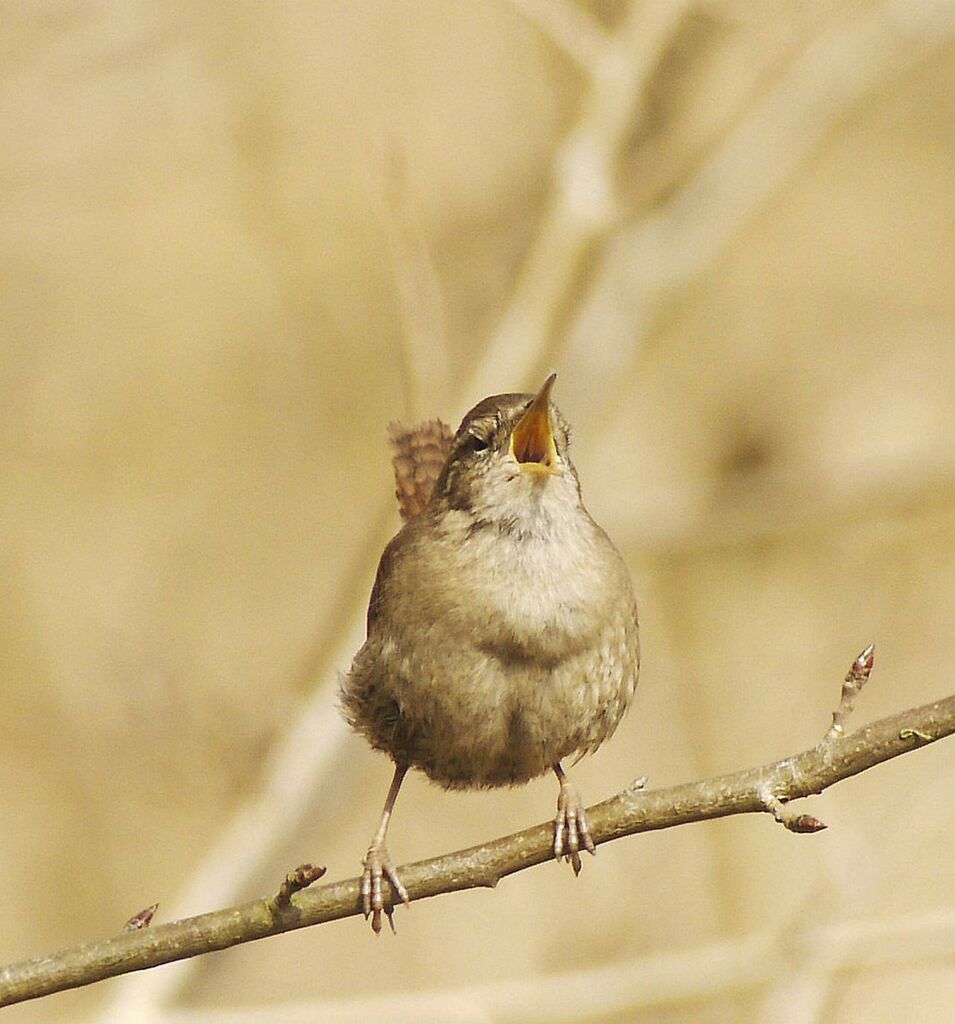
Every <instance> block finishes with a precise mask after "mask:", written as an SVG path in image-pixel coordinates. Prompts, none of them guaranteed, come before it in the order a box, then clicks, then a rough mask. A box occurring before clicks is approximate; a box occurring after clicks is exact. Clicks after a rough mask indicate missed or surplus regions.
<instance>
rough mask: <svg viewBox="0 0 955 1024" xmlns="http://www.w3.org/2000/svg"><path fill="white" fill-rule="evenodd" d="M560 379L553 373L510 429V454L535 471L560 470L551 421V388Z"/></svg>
mask: <svg viewBox="0 0 955 1024" xmlns="http://www.w3.org/2000/svg"><path fill="white" fill-rule="evenodd" d="M555 380H557V374H556V373H552V374H551V375H550V376H549V377H548V378H547V380H545V381H544V386H543V387H542V388H541V389H540V391H538V392H537V394H536V395H535V397H534V401H533V402H531V404H530V408H529V409H528V410H527V412H525V413H524V415H523V416H522V417H521V418H520V420H519V421H518V423H517V426H516V427H515V428H514V429H513V430H512V431H511V455H513V456H514V458H515V459H516V460H517V461H518V462H519V463H520V466H521V469H525V470H529V471H530V472H535V473H555V472H557V446H556V445H555V444H554V430H553V428H552V427H551V422H550V391H551V388H552V387H553V386H554V381H555Z"/></svg>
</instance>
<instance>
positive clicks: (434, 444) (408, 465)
mask: <svg viewBox="0 0 955 1024" xmlns="http://www.w3.org/2000/svg"><path fill="white" fill-rule="evenodd" d="M453 438H454V434H453V432H452V430H451V428H450V427H449V426H448V425H447V423H442V422H441V420H428V422H427V423H419V424H417V426H414V427H406V426H404V425H403V424H401V423H391V424H389V426H388V440H389V441H390V442H391V447H392V448H393V449H394V453H395V454H394V457H393V458H392V460H391V461H392V465H393V466H394V467H395V495H396V497H397V498H398V511H399V512H400V513H401V518H402V520H403V521H404V522H407V521H408V520H409V519H413V518H414V517H415V516H416V515H418V513H419V512H420V511H421V510H422V509H423V508H424V507H425V505H427V504H428V499H429V498H430V497H431V492H432V491H433V490H434V485H435V482H436V481H437V479H438V477H439V476H440V475H441V470H442V469H444V464H445V462H447V461H448V453H449V452H450V451H451V441H452V439H453Z"/></svg>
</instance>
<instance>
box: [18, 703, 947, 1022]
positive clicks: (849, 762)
mask: <svg viewBox="0 0 955 1024" xmlns="http://www.w3.org/2000/svg"><path fill="white" fill-rule="evenodd" d="M952 733H955V695H953V696H951V697H947V698H945V699H944V700H940V701H936V702H935V703H933V704H924V705H922V706H921V707H918V708H912V709H910V710H908V711H903V712H901V713H899V714H896V715H892V716H890V717H888V718H883V719H881V720H879V721H878V722H874V723H872V724H871V725H867V726H865V727H863V728H861V729H857V730H856V731H855V732H853V733H850V734H849V735H845V736H837V737H834V738H832V739H826V740H824V741H823V742H822V743H820V744H819V745H817V746H815V747H813V748H811V749H810V750H806V751H803V752H802V753H800V754H796V755H794V756H792V757H787V758H784V759H783V760H781V761H775V762H773V763H772V764H767V765H763V766H761V767H758V768H750V769H747V770H745V771H740V772H734V773H733V774H730V775H722V776H718V777H716V778H713V779H706V780H703V781H701V782H692V783H686V784H685V785H680V786H672V787H669V788H667V789H660V790H650V791H646V790H642V789H641V790H638V789H637V788H635V787H630V788H628V789H625V790H624V791H623V792H621V793H618V794H617V795H616V796H614V797H611V798H610V799H609V800H605V801H604V802H603V803H600V804H597V805H596V806H594V807H592V808H589V809H588V811H587V815H588V817H589V819H590V827H591V832H592V834H593V838H594V842H595V843H597V844H598V845H599V844H600V843H607V842H610V841H611V840H612V839H620V838H622V837H623V836H629V835H636V834H637V833H640V832H650V831H654V830H656V829H663V828H672V827H673V826H674V825H683V824H687V823H688V822H691V821H707V820H709V819H710V818H722V817H726V816H728V815H731V814H748V813H751V812H754V811H762V812H769V813H771V814H774V815H775V814H776V812H777V811H778V808H779V804H780V802H782V803H785V802H787V801H790V800H795V799H798V798H799V797H805V796H811V795H813V794H817V793H821V792H822V791H823V790H825V789H828V788H829V787H830V786H833V785H835V784H836V783H837V782H841V781H842V780H843V779H848V778H850V777H851V776H853V775H858V774H859V773H860V772H863V771H865V770H866V769H868V768H872V767H874V766H875V765H877V764H881V763H882V762H884V761H889V760H891V759H892V758H893V757H898V756H900V755H901V754H905V753H908V752H909V751H910V750H914V749H916V748H918V747H923V746H926V745H928V744H929V743H934V742H935V741H936V740H940V739H942V738H944V737H945V736H950V735H952ZM552 857H553V824H552V823H548V824H545V825H535V826H534V827H532V828H528V829H524V830H523V831H522V832H516V833H514V834H513V835H510V836H506V837H504V838H502V839H497V840H495V841H493V842H490V843H486V844H484V845H482V846H475V847H472V848H471V849H468V850H460V851H458V852H456V853H449V854H446V855H445V856H442V857H435V858H432V859H430V860H424V861H418V862H417V863H415V864H410V865H407V866H405V867H402V868H401V869H400V870H401V877H402V880H403V881H404V883H405V886H406V887H407V889H408V892H409V894H410V896H411V898H412V900H421V899H425V898H426V897H429V896H439V895H441V894H444V893H449V892H456V891H459V890H461V889H473V888H477V887H481V886H491V887H493V886H494V885H496V884H497V882H498V881H499V880H500V879H501V878H505V877H506V876H508V875H512V874H514V873H515V872H517V871H523V870H524V869H525V868H529V867H533V866H534V865H535V864H542V863H543V862H544V861H547V860H551V859H552ZM358 885H359V882H358V879H357V878H352V879H349V880H348V881H344V882H335V883H332V884H330V885H323V886H320V887H314V888H310V889H304V890H302V891H301V892H296V893H295V894H294V896H292V897H291V899H290V900H289V901H288V902H285V901H283V900H277V899H276V898H275V896H272V897H269V898H265V899H258V900H253V901H251V902H249V903H244V904H241V905H239V906H236V907H229V908H227V909H225V910H216V911H213V912H212V913H208V914H201V915H199V916H198V917H191V918H186V919H184V920H182V921H175V922H172V923H171V924H165V925H160V926H158V927H156V928H147V929H142V930H139V931H131V932H122V933H120V934H118V935H116V936H114V937H112V938H109V939H104V940H102V941H99V942H92V943H88V944H86V945H82V946H74V947H72V948H70V949H66V950H63V951H61V952H58V953H52V954H50V955H47V956H40V957H35V958H34V959H31V960H24V961H22V962H20V963H16V964H11V965H9V966H7V967H4V968H0V1006H7V1005H10V1004H11V1003H18V1002H23V1001H25V1000H27V999H36V998H38V997H39V996H44V995H48V994H50V993H52V992H59V991H62V990H63V989H68V988H78V987H81V986H83V985H89V984H92V983H93V982H95V981H101V980H102V979H104V978H111V977H115V976H117V975H120V974H126V973H128V972H130V971H141V970H145V969H147V968H149V967H156V966H158V965H159V964H165V963H169V962H171V961H174V960H183V959H186V958H188V957H194V956H199V955H200V954H202V953H211V952H213V951H215V950H220V949H227V948H229V947H230V946H236V945H239V944H240V943H243V942H251V941H252V940H254V939H262V938H265V937H266V936H268V935H277V934H279V933H281V932H287V931H292V930H293V929H296V928H307V927H309V926H310V925H315V924H324V923H325V922H327V921H336V920H338V919H340V918H344V917H353V916H355V915H357V914H360V913H361V897H360V895H359V889H358Z"/></svg>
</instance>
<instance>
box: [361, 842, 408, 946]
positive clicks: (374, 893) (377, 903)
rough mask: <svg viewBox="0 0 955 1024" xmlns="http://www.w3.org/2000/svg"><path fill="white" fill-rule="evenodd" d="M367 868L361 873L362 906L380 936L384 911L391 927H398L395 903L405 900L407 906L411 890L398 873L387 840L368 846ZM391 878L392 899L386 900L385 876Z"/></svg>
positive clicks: (365, 864) (373, 928)
mask: <svg viewBox="0 0 955 1024" xmlns="http://www.w3.org/2000/svg"><path fill="white" fill-rule="evenodd" d="M364 868H365V870H364V871H363V872H362V876H361V907H362V911H363V913H364V915H365V920H366V921H367V920H368V918H369V917H371V929H372V931H373V932H374V933H375V934H376V935H378V934H379V933H380V932H381V915H382V913H384V914H385V915H386V916H387V918H388V924H390V925H391V930H392V931H394V930H395V918H394V913H395V906H394V905H395V902H396V901H397V900H401V902H402V903H404V904H405V906H407V905H408V904H410V903H411V897H410V896H409V895H408V890H407V889H406V888H405V887H404V885H402V883H401V879H400V878H399V877H398V872H397V871H396V870H395V866H394V864H392V863H391V857H389V856H388V847H387V846H385V844H384V842H383V841H382V842H374V843H372V844H371V846H370V847H369V848H368V853H366V854H365V860H364ZM383 878H387V879H388V881H389V882H390V883H391V889H392V898H391V899H390V900H388V901H387V902H386V901H385V898H384V893H383V892H382V884H381V882H382V879H383Z"/></svg>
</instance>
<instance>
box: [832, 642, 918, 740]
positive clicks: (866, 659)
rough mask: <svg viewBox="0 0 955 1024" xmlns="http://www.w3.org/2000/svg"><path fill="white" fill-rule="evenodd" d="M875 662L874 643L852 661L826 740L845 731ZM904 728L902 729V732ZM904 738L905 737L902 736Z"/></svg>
mask: <svg viewBox="0 0 955 1024" xmlns="http://www.w3.org/2000/svg"><path fill="white" fill-rule="evenodd" d="M874 664H875V644H869V646H868V647H867V648H866V649H865V650H864V651H863V652H862V653H861V654H860V655H859V657H858V658H856V660H855V661H854V662H853V663H852V667H851V668H850V669H849V671H848V672H847V673H846V678H845V682H843V684H842V696H841V698H840V700H839V707H837V708H836V710H835V711H833V713H832V726H831V727H830V729H829V731H828V732H827V733H826V740H825V741H826V742H827V743H828V742H830V741H831V740H834V739H835V738H836V737H837V736H842V735H843V733H844V732H845V731H846V722H847V721H848V718H849V715H851V714H852V708H853V705H854V704H855V700H856V697H858V696H859V694H860V693H861V692H862V687H863V686H865V684H866V683H867V682H868V681H869V676H870V675H872V666H873V665H874ZM904 731H905V730H903V732H904ZM902 738H903V739H905V738H906V737H904V736H903V737H902Z"/></svg>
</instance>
